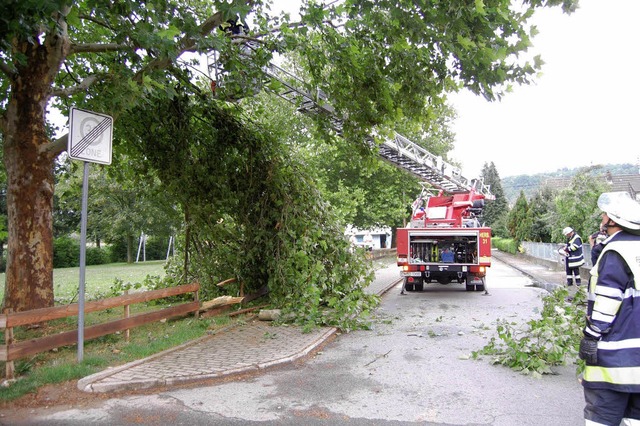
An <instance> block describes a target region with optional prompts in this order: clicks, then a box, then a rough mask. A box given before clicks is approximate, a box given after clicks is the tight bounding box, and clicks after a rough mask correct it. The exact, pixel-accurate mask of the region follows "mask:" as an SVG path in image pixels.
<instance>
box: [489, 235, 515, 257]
mask: <svg viewBox="0 0 640 426" xmlns="http://www.w3.org/2000/svg"><path fill="white" fill-rule="evenodd" d="M491 245H492V246H493V248H497V249H498V250H500V251H504V252H506V253H511V254H517V253H518V242H517V241H515V240H512V239H511V238H498V237H493V238H492V239H491Z"/></svg>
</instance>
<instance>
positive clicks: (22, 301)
mask: <svg viewBox="0 0 640 426" xmlns="http://www.w3.org/2000/svg"><path fill="white" fill-rule="evenodd" d="M58 31H59V32H58V33H56V34H55V37H49V36H47V37H46V38H45V40H44V42H43V43H42V44H40V43H39V39H36V40H35V41H32V42H31V43H29V42H27V41H22V42H16V43H15V44H14V48H15V49H16V50H18V51H19V52H21V53H22V54H23V55H24V57H25V58H26V59H25V62H24V63H19V64H16V68H17V70H18V72H17V73H16V74H15V75H14V76H13V77H12V78H11V98H10V100H9V103H8V105H7V109H6V115H5V126H6V127H5V129H4V130H5V132H4V162H5V168H6V172H7V222H8V233H9V237H8V245H7V270H6V282H5V300H4V308H11V309H13V310H14V311H15V312H19V311H25V310H30V309H37V308H44V307H49V306H53V190H54V178H53V161H54V158H55V157H54V156H53V155H52V154H50V153H47V152H45V151H44V150H42V149H41V148H42V147H43V146H46V145H47V144H48V143H49V142H50V141H49V138H48V137H47V134H46V128H45V110H46V107H47V102H48V99H49V88H50V87H51V84H52V81H53V79H54V78H55V75H56V74H57V72H58V70H59V69H60V66H61V63H62V60H63V58H64V57H65V55H66V53H67V52H68V50H69V41H68V38H67V37H66V27H65V26H64V24H62V25H61V26H60V27H58Z"/></svg>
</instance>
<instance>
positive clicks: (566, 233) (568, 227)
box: [562, 226, 573, 236]
mask: <svg viewBox="0 0 640 426" xmlns="http://www.w3.org/2000/svg"><path fill="white" fill-rule="evenodd" d="M572 232H573V228H572V227H570V226H567V227H566V228H564V229H563V230H562V235H564V236H567V235H569V234H570V233H572Z"/></svg>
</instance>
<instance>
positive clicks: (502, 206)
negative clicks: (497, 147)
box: [481, 162, 509, 236]
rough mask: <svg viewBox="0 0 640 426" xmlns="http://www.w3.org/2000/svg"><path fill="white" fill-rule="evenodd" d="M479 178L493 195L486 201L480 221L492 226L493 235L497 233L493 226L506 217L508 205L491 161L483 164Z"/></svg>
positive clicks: (498, 176)
mask: <svg viewBox="0 0 640 426" xmlns="http://www.w3.org/2000/svg"><path fill="white" fill-rule="evenodd" d="M481 178H482V180H483V182H484V184H485V185H489V186H490V188H491V193H492V194H493V195H494V196H495V200H487V201H486V205H485V208H484V211H483V213H482V221H483V222H484V223H485V224H486V226H489V227H491V228H492V232H493V233H494V235H499V234H497V232H496V229H495V228H496V225H497V224H499V222H501V220H502V218H504V217H506V215H507V213H508V212H509V205H508V203H507V200H506V198H505V196H504V192H503V190H502V184H501V183H500V175H499V174H498V170H497V169H496V166H495V164H493V162H491V163H490V164H487V163H485V164H484V166H483V168H482V172H481ZM504 236H506V235H504Z"/></svg>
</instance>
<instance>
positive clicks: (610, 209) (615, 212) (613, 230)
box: [579, 192, 640, 425]
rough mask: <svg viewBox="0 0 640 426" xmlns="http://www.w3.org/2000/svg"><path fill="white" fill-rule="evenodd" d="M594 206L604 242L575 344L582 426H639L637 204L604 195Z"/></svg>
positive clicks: (639, 257)
mask: <svg viewBox="0 0 640 426" xmlns="http://www.w3.org/2000/svg"><path fill="white" fill-rule="evenodd" d="M598 207H599V208H600V210H602V212H603V213H602V227H603V229H604V230H605V232H606V233H607V236H608V237H607V239H606V240H605V241H604V242H603V244H604V248H603V249H602V252H601V254H600V256H599V257H598V260H597V262H596V265H595V266H594V267H593V268H592V269H591V280H590V282H589V299H588V300H589V301H588V303H587V317H586V326H585V328H584V337H583V339H582V341H581V342H580V351H579V356H580V358H581V359H583V360H585V364H586V367H585V370H584V375H583V379H582V385H583V388H584V397H585V403H586V405H585V409H584V416H585V424H586V425H619V424H621V422H622V421H623V420H624V423H623V424H625V425H626V424H640V204H638V203H637V202H636V201H634V200H632V199H631V197H629V195H628V194H627V193H626V192H607V193H604V194H602V195H600V197H599V198H598ZM636 299H638V300H636Z"/></svg>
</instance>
